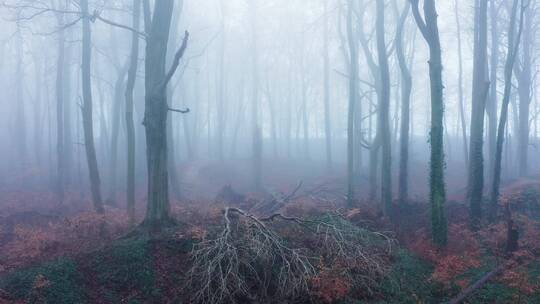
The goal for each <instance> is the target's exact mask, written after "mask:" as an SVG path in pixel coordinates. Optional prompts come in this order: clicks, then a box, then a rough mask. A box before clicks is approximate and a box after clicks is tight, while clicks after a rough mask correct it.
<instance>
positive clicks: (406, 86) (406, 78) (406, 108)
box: [394, 0, 412, 203]
mask: <svg viewBox="0 0 540 304" xmlns="http://www.w3.org/2000/svg"><path fill="white" fill-rule="evenodd" d="M394 7H395V9H396V12H397V1H396V0H394ZM410 8H411V6H410V4H409V2H406V4H405V7H404V8H403V11H402V12H401V15H400V16H399V21H398V26H397V30H396V38H395V43H396V55H397V59H398V64H399V69H400V71H401V128H400V131H401V132H400V134H401V136H400V148H399V151H400V153H399V157H400V158H399V201H400V202H401V203H405V202H407V201H408V197H409V183H408V182H409V181H408V179H409V129H410V124H411V122H410V111H411V109H410V103H411V91H412V76H411V71H410V69H409V66H408V64H407V59H406V58H405V50H404V46H403V42H404V41H403V39H404V38H403V31H404V30H405V22H406V21H407V16H408V15H409V12H410Z"/></svg>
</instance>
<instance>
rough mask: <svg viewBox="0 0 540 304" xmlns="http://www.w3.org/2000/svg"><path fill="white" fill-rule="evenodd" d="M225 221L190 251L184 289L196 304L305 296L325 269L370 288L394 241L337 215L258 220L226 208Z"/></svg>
mask: <svg viewBox="0 0 540 304" xmlns="http://www.w3.org/2000/svg"><path fill="white" fill-rule="evenodd" d="M277 220H280V221H282V222H281V223H275V222H276V221H277ZM223 221H224V224H223V227H222V230H220V231H219V232H218V233H217V236H216V238H214V239H209V240H204V241H202V242H201V243H199V244H196V245H195V247H194V249H193V252H192V260H193V265H192V267H191V269H190V270H189V272H188V277H189V284H188V286H189V288H190V289H191V291H192V294H193V296H194V298H193V299H192V300H193V301H192V302H194V303H236V302H239V303H244V302H245V301H247V300H246V299H249V300H250V302H257V303H260V302H267V301H268V300H269V299H272V301H273V302H279V300H283V301H285V299H288V300H291V299H302V298H309V297H311V296H313V293H312V292H311V291H312V290H311V288H312V287H313V284H312V282H313V280H314V279H316V278H318V277H320V274H321V272H323V271H324V270H327V269H337V270H338V271H339V272H340V273H341V276H342V277H343V279H344V280H346V281H348V282H350V283H351V286H354V287H355V288H360V289H362V290H364V291H368V292H374V288H376V287H377V286H378V282H379V281H380V279H382V278H383V277H384V276H385V275H386V273H387V272H388V267H387V262H386V261H387V259H386V258H385V257H386V256H387V254H389V250H390V248H391V246H392V242H393V241H392V240H391V239H390V238H389V237H387V236H385V235H383V234H381V233H377V232H370V231H367V230H364V229H361V228H359V227H356V226H354V225H352V224H351V223H350V222H347V221H346V220H345V219H344V218H343V217H341V216H339V215H335V214H324V215H322V216H321V217H319V218H316V219H309V220H307V219H302V218H298V217H289V216H285V215H283V214H280V213H275V214H272V215H270V216H267V217H257V216H255V215H253V214H250V213H248V212H246V211H244V210H241V209H239V208H234V207H227V208H225V209H224V211H223ZM287 223H291V224H292V225H293V227H290V225H287ZM295 226H296V227H295ZM296 228H301V229H296ZM291 229H294V234H291V233H290V232H291ZM282 233H285V234H284V235H287V237H286V238H284V237H282ZM307 240H308V241H307ZM306 241H307V242H306ZM306 243H309V244H310V246H308V248H306V247H305V245H304V244H306Z"/></svg>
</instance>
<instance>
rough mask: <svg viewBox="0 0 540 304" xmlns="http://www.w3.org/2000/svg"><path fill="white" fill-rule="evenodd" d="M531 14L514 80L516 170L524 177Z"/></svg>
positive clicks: (527, 131) (528, 17)
mask: <svg viewBox="0 0 540 304" xmlns="http://www.w3.org/2000/svg"><path fill="white" fill-rule="evenodd" d="M532 18H533V17H532V14H531V12H530V11H529V10H528V11H527V12H526V14H525V21H524V22H525V26H524V28H523V42H522V48H521V49H522V51H521V64H520V65H516V66H515V69H516V70H517V75H516V78H517V80H518V95H519V109H518V113H519V126H518V127H519V128H518V166H519V167H518V168H519V176H520V177H525V176H527V173H528V158H529V133H530V127H529V117H530V111H529V109H530V105H531V96H532V94H531V90H532V77H533V75H532V66H533V62H532V56H531V49H532V47H533V45H534V43H533V39H534V38H533V37H534V36H533V33H532Z"/></svg>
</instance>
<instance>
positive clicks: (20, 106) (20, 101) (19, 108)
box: [15, 26, 27, 165]
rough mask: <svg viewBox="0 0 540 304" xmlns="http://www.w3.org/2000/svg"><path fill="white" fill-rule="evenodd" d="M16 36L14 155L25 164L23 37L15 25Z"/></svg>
mask: <svg viewBox="0 0 540 304" xmlns="http://www.w3.org/2000/svg"><path fill="white" fill-rule="evenodd" d="M15 38H16V40H15V41H16V46H15V49H16V54H17V67H16V69H17V71H16V75H17V76H16V77H17V78H16V79H15V90H16V105H15V109H16V114H15V115H16V116H15V126H16V129H17V130H16V132H15V134H17V136H16V140H15V142H16V145H17V147H16V149H17V150H16V153H17V155H16V157H17V163H18V164H21V165H26V161H27V159H26V153H27V151H26V150H27V147H26V118H25V116H26V115H25V108H24V96H23V94H24V93H23V81H24V72H23V68H24V67H23V65H24V58H23V57H24V53H23V48H24V47H23V38H22V36H21V29H20V27H19V26H17V32H16V34H15Z"/></svg>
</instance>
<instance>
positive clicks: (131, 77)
mask: <svg viewBox="0 0 540 304" xmlns="http://www.w3.org/2000/svg"><path fill="white" fill-rule="evenodd" d="M140 19H141V0H133V21H132V23H133V24H132V26H133V28H134V29H135V30H139V27H140ZM138 64H139V36H138V34H137V33H136V32H132V34H131V54H130V59H129V70H128V75H127V83H126V92H125V99H126V112H125V120H126V138H127V180H126V183H127V187H126V200H127V213H128V216H129V220H130V222H131V223H132V224H133V223H134V222H135V125H134V122H133V92H134V88H135V82H136V81H137V69H138Z"/></svg>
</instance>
